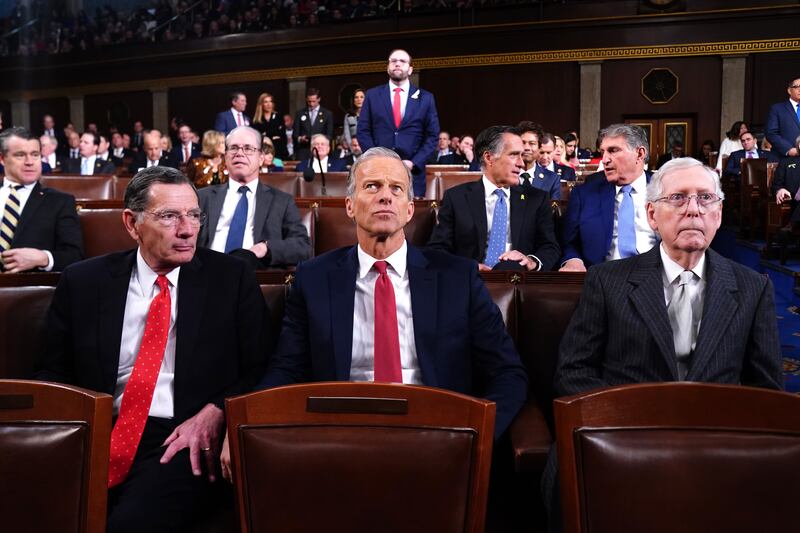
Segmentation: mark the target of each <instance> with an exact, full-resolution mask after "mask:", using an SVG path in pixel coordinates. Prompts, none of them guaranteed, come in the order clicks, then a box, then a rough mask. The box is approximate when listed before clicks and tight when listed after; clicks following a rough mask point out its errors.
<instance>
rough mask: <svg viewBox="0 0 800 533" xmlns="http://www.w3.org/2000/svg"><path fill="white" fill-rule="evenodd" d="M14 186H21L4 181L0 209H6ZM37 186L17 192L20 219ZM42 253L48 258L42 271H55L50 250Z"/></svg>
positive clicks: (0, 193) (0, 196)
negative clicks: (9, 194)
mask: <svg viewBox="0 0 800 533" xmlns="http://www.w3.org/2000/svg"><path fill="white" fill-rule="evenodd" d="M53 168H55V167H53ZM14 185H19V184H18V183H14V182H13V181H11V180H10V179H5V180H3V187H1V188H0V209H4V208H5V205H6V200H8V193H9V191H10V190H11V187H12V186H14ZM35 186H36V183H31V184H28V185H25V186H24V187H22V188H21V189H18V190H17V198H18V199H19V216H20V218H22V212H23V211H25V204H27V203H28V198H30V197H31V191H33V188H34V187H35ZM0 216H2V215H0ZM18 223H19V222H18ZM40 251H42V252H44V253H45V255H46V256H47V266H46V267H42V270H44V271H45V272H50V271H51V270H53V254H52V253H50V251H49V250H40Z"/></svg>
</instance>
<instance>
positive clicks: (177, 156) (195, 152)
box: [169, 143, 200, 165]
mask: <svg viewBox="0 0 800 533" xmlns="http://www.w3.org/2000/svg"><path fill="white" fill-rule="evenodd" d="M199 155H200V145H199V144H197V143H192V148H191V153H190V154H189V161H191V160H192V159H193V158H195V157H197V156H199ZM169 158H170V159H171V160H173V161H175V162H177V163H178V164H179V165H180V164H181V163H183V162H184V161H183V145H182V144H176V145H175V147H174V148H173V149H172V151H171V152H170V153H169ZM189 161H186V163H188V162H189Z"/></svg>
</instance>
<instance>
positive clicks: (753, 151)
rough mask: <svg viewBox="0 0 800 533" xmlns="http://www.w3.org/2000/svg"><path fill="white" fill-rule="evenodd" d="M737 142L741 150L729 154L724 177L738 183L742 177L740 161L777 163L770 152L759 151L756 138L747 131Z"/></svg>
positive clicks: (776, 159)
mask: <svg viewBox="0 0 800 533" xmlns="http://www.w3.org/2000/svg"><path fill="white" fill-rule="evenodd" d="M739 140H740V141H742V149H741V150H736V151H735V152H732V153H731V155H730V157H729V158H728V164H727V165H726V166H725V172H724V175H725V176H730V177H732V178H734V179H735V180H737V181H738V180H739V178H741V176H742V163H741V160H742V159H766V160H767V161H774V162H776V163H777V161H778V158H777V157H775V155H774V154H773V153H772V152H767V151H765V150H762V149H760V148H759V147H758V143H757V141H756V138H755V137H753V134H752V133H750V132H749V131H746V132H744V133H742V134H741V135H740V136H739Z"/></svg>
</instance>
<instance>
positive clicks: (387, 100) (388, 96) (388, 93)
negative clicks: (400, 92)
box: [379, 84, 394, 126]
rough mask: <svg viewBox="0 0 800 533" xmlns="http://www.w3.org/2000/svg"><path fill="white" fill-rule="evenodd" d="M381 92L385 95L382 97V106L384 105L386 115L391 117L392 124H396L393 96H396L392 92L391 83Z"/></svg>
mask: <svg viewBox="0 0 800 533" xmlns="http://www.w3.org/2000/svg"><path fill="white" fill-rule="evenodd" d="M379 94H383V96H382V97H381V98H380V100H381V107H383V111H384V113H385V115H386V116H387V117H389V122H390V123H391V125H392V126H394V110H393V109H392V102H393V100H392V98H394V94H393V93H392V87H391V84H388V85H386V86H385V89H384V90H383V91H381V92H380V93H379Z"/></svg>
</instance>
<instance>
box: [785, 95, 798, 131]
mask: <svg viewBox="0 0 800 533" xmlns="http://www.w3.org/2000/svg"><path fill="white" fill-rule="evenodd" d="M784 105H785V106H786V111H787V113H789V115H791V117H792V120H794V123H795V125H796V126H798V127H800V119H798V118H797V113H795V111H794V106H793V105H792V103H791V102H788V101H787V102H786V103H785V104H784Z"/></svg>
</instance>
